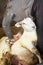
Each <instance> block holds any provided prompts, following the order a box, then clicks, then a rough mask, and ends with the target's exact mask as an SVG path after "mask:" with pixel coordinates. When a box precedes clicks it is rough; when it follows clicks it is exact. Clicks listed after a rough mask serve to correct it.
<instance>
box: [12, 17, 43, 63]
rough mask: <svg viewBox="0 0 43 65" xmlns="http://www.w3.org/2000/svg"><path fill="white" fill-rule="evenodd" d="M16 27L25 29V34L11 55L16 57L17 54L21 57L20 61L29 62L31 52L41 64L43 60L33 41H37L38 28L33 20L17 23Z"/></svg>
mask: <svg viewBox="0 0 43 65" xmlns="http://www.w3.org/2000/svg"><path fill="white" fill-rule="evenodd" d="M15 26H17V27H20V26H21V27H22V28H23V29H24V32H23V34H22V36H21V37H20V39H19V40H17V41H16V42H15V43H14V44H13V45H12V49H11V53H12V54H14V55H15V54H16V55H18V56H19V58H20V59H23V60H25V61H26V62H29V61H28V60H29V56H28V54H29V50H30V51H31V52H32V53H34V54H35V55H36V56H37V57H38V59H39V62H40V63H41V62H42V60H41V58H40V54H39V52H38V50H37V49H36V47H35V46H34V45H33V43H32V42H33V41H36V40H37V34H36V26H35V24H34V22H33V20H32V19H31V18H26V19H24V20H23V21H21V22H18V23H16V24H15ZM27 59H28V60H27Z"/></svg>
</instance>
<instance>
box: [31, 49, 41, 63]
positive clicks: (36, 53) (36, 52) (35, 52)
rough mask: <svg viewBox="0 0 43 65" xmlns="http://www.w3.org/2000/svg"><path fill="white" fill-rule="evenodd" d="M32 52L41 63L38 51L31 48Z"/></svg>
mask: <svg viewBox="0 0 43 65" xmlns="http://www.w3.org/2000/svg"><path fill="white" fill-rule="evenodd" d="M32 50H33V53H34V54H35V55H36V56H37V57H38V59H39V63H42V59H41V57H40V53H39V52H38V50H37V49H36V48H33V49H32Z"/></svg>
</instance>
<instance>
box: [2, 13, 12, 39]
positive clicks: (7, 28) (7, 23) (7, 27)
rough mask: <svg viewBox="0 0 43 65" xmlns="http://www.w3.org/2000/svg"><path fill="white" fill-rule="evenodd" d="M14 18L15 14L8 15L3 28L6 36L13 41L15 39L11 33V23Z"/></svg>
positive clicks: (5, 17) (4, 19)
mask: <svg viewBox="0 0 43 65" xmlns="http://www.w3.org/2000/svg"><path fill="white" fill-rule="evenodd" d="M12 17H13V13H10V14H9V13H7V14H6V15H5V16H4V18H3V22H2V27H3V30H4V32H5V34H6V35H7V36H8V38H9V39H12V38H13V34H12V32H11V29H10V23H11V21H12Z"/></svg>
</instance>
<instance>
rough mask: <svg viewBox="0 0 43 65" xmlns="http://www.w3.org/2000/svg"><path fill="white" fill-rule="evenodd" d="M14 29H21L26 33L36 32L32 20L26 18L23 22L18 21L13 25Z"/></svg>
mask: <svg viewBox="0 0 43 65" xmlns="http://www.w3.org/2000/svg"><path fill="white" fill-rule="evenodd" d="M15 26H16V27H20V26H21V27H23V29H24V30H25V31H26V30H27V31H32V30H36V26H35V23H34V22H33V20H32V19H31V18H29V17H28V18H26V19H24V20H23V21H20V22H18V23H16V24H15Z"/></svg>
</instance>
